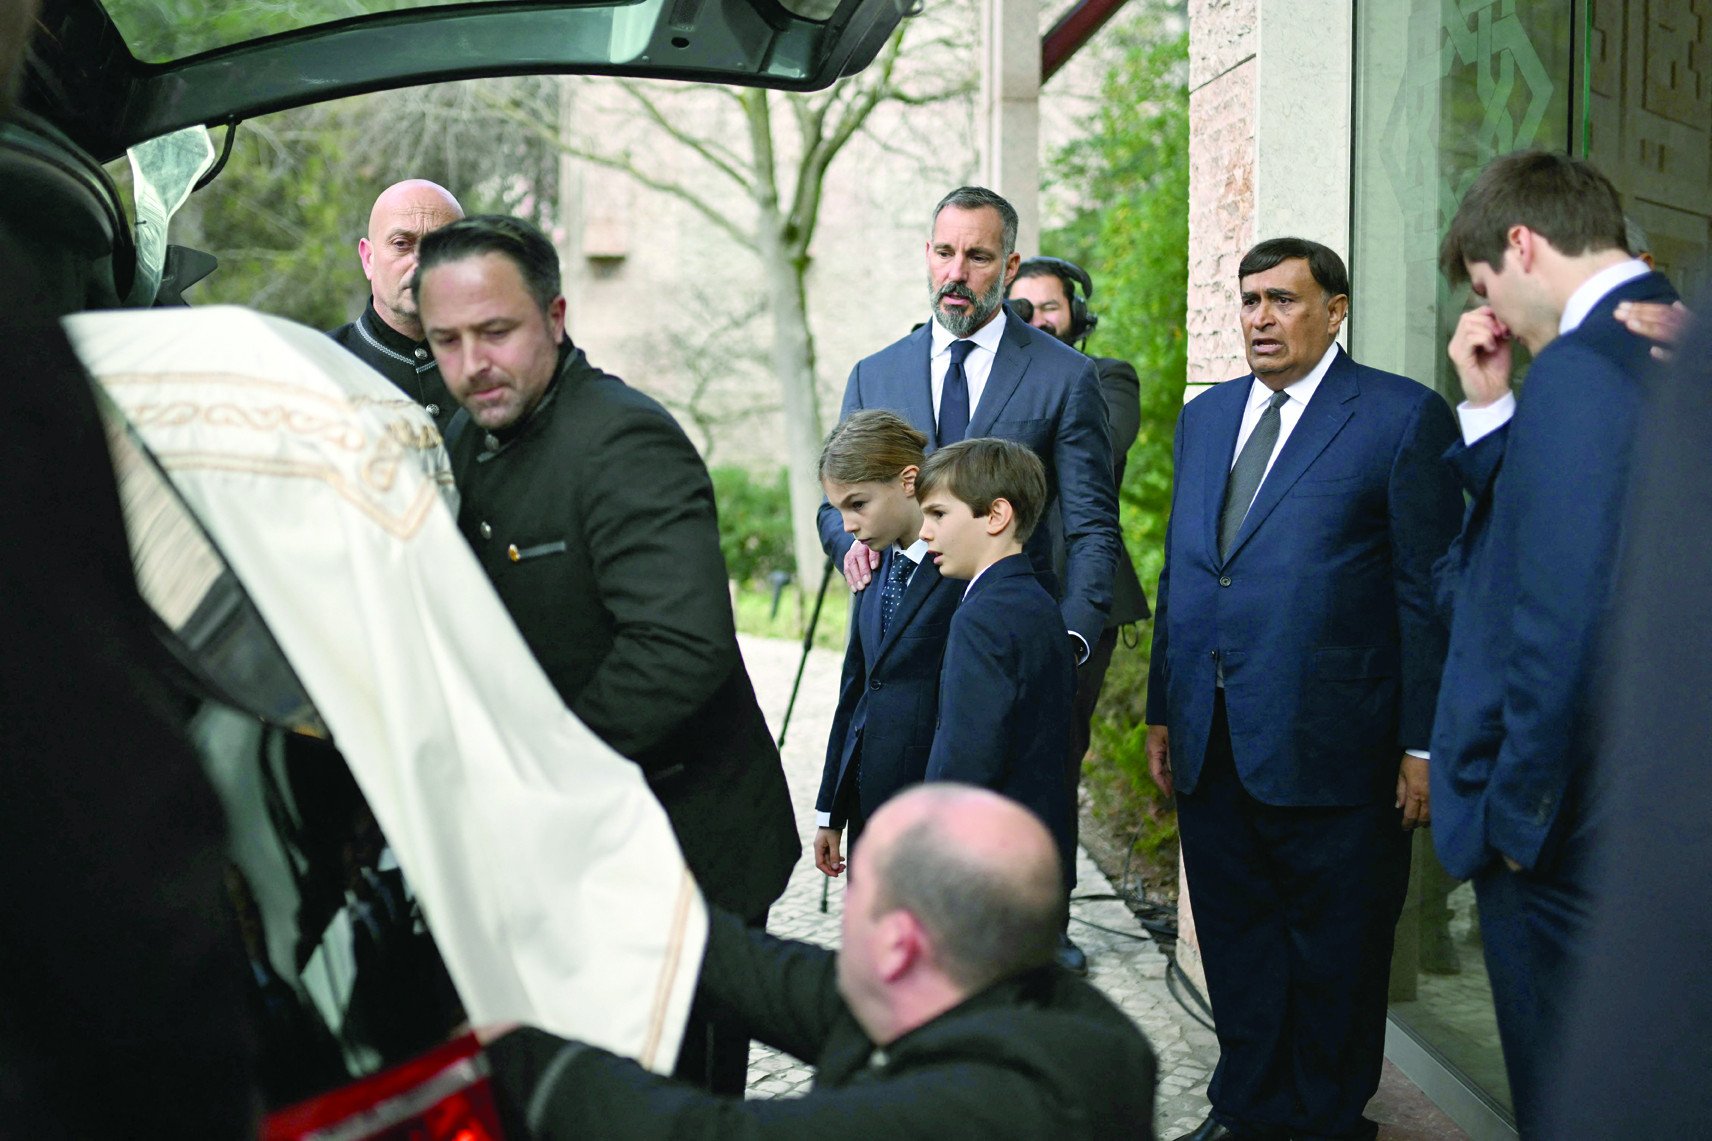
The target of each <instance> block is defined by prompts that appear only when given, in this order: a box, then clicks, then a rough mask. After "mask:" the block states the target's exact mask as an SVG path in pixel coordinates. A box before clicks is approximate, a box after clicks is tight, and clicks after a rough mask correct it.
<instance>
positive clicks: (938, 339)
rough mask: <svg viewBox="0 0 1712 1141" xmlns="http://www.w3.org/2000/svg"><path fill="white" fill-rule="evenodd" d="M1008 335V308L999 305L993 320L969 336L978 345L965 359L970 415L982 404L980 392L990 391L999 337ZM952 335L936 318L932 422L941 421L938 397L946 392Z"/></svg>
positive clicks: (930, 357) (931, 364) (930, 372)
mask: <svg viewBox="0 0 1712 1141" xmlns="http://www.w3.org/2000/svg"><path fill="white" fill-rule="evenodd" d="M1004 335H1005V311H1004V310H1003V309H1000V310H999V311H998V312H997V313H995V314H994V315H993V318H992V320H990V321H988V322H987V323H986V324H985V325H982V326H981V327H980V328H979V329H976V330H975V332H974V333H973V334H971V335H970V336H969V337H968V338H967V339H968V340H970V341H972V342H974V344H975V347H974V348H973V349H971V350H970V352H969V355H968V356H967V357H965V358H964V359H963V376H964V378H965V379H967V380H968V382H969V419H970V420H973V419H974V418H975V409H977V408H979V407H980V406H981V394H982V393H983V392H985V391H987V377H989V376H991V375H992V372H993V360H994V358H996V357H997V356H998V354H999V341H1000V340H1002V339H1003V338H1004ZM957 339H958V338H956V337H954V336H952V335H951V334H950V333H949V332H948V331H947V330H946V328H945V326H944V325H941V324H940V323H939V318H938V317H935V318H934V319H933V348H932V350H931V351H930V353H929V355H928V358H927V377H928V384H929V385H930V386H931V387H932V389H933V423H934V425H935V426H936V427H937V426H938V424H939V399H940V397H941V396H943V395H944V394H945V374H946V373H947V372H949V371H951V342H952V341H955V340H957Z"/></svg>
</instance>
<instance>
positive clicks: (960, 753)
mask: <svg viewBox="0 0 1712 1141" xmlns="http://www.w3.org/2000/svg"><path fill="white" fill-rule="evenodd" d="M1019 673H1020V670H1019V669H1018V663H1017V659H1016V655H1015V653H1014V652H1013V651H1012V648H1011V638H1010V635H1009V633H1007V632H1006V630H1005V629H1004V623H1003V620H1002V615H1001V614H999V613H997V612H995V611H994V609H993V608H991V607H984V606H981V607H967V606H966V607H965V608H964V609H963V610H960V611H959V612H958V614H957V616H956V617H955V618H953V619H952V621H951V633H950V635H949V636H948V637H947V639H946V642H945V664H944V666H943V667H942V668H941V672H940V678H941V681H940V685H939V725H938V727H937V728H936V729H935V730H934V732H933V748H932V750H931V751H930V752H929V753H928V757H927V775H926V778H925V779H927V780H930V781H935V780H955V781H963V782H965V783H967V784H974V785H980V786H981V787H983V788H997V787H999V785H1000V784H1001V783H1002V782H1003V780H1004V777H1005V772H1004V768H1003V765H1004V758H1005V757H1006V756H1007V755H1009V753H1010V752H1011V750H1012V744H1011V741H1010V732H1009V727H1010V711H1011V710H1012V709H1013V708H1015V706H1016V701H1017V694H1018V687H1019V686H1020V684H1021V681H1020V678H1019V676H1018V675H1019Z"/></svg>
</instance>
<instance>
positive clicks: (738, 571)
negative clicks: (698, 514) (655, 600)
mask: <svg viewBox="0 0 1712 1141" xmlns="http://www.w3.org/2000/svg"><path fill="white" fill-rule="evenodd" d="M708 475H710V476H712V477H713V497H714V500H715V502H716V503H717V504H718V505H719V549H720V551H721V552H723V553H724V555H725V573H726V574H728V575H730V576H731V578H732V579H733V580H734V581H736V582H737V583H738V584H739V585H751V584H766V585H768V586H769V587H770V585H771V584H768V583H767V582H766V580H767V575H768V574H770V573H771V572H773V571H776V570H782V571H787V572H788V571H790V570H791V569H792V555H791V493H790V490H789V488H788V487H787V486H786V483H785V469H784V468H782V467H781V468H779V469H778V471H777V472H776V473H775V474H774V475H773V476H772V477H771V478H767V477H757V476H755V475H754V474H752V473H751V472H749V471H748V469H746V468H741V467H735V466H724V467H716V468H712V469H710V470H709V471H708ZM815 585H816V586H818V585H819V584H818V583H816V584H815Z"/></svg>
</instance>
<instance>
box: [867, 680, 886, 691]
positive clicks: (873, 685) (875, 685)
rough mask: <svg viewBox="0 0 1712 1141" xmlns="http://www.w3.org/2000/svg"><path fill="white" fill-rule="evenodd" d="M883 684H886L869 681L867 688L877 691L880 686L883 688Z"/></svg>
mask: <svg viewBox="0 0 1712 1141" xmlns="http://www.w3.org/2000/svg"><path fill="white" fill-rule="evenodd" d="M885 684H886V683H885V682H883V681H871V682H869V683H868V688H869V689H879V688H880V687H881V686H883V685H885Z"/></svg>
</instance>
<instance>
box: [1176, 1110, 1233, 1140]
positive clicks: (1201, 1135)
mask: <svg viewBox="0 0 1712 1141" xmlns="http://www.w3.org/2000/svg"><path fill="white" fill-rule="evenodd" d="M1237 1136H1238V1135H1237V1134H1235V1133H1232V1132H1231V1131H1230V1130H1229V1129H1226V1128H1225V1127H1224V1126H1223V1125H1220V1124H1219V1123H1218V1122H1217V1121H1214V1120H1213V1118H1212V1115H1211V1114H1209V1115H1208V1116H1207V1119H1206V1120H1205V1121H1203V1122H1201V1124H1200V1127H1199V1128H1197V1129H1196V1130H1195V1131H1194V1132H1193V1133H1185V1134H1183V1135H1182V1136H1180V1137H1178V1138H1177V1139H1176V1141H1226V1139H1227V1138H1231V1139H1234V1138H1236V1137H1237Z"/></svg>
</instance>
